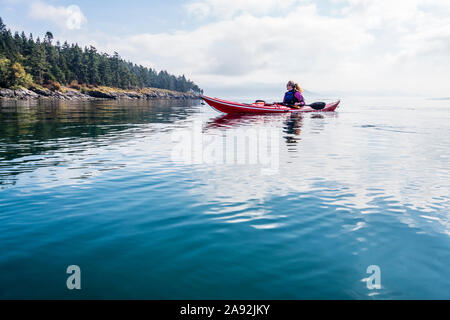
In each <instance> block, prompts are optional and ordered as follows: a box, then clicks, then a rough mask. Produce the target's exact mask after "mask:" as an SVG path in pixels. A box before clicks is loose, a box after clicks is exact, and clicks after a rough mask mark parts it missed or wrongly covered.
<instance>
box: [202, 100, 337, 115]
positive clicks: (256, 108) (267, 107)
mask: <svg viewBox="0 0 450 320" xmlns="http://www.w3.org/2000/svg"><path fill="white" fill-rule="evenodd" d="M202 99H203V100H204V101H205V102H206V103H207V104H209V105H210V106H211V107H212V108H213V109H215V110H217V111H219V112H223V113H283V112H332V111H335V110H336V109H337V107H338V106H339V103H340V102H341V101H336V102H332V103H328V104H327V105H326V106H325V108H323V109H322V110H315V109H313V108H311V107H308V106H305V107H302V108H299V109H296V108H290V107H288V106H284V105H281V104H276V103H274V104H264V103H252V104H248V103H240V102H232V101H227V100H222V99H218V98H211V97H207V96H202Z"/></svg>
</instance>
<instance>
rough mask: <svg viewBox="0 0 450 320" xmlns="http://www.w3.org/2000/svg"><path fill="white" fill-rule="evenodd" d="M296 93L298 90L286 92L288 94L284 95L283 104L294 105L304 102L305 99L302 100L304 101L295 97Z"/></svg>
mask: <svg viewBox="0 0 450 320" xmlns="http://www.w3.org/2000/svg"><path fill="white" fill-rule="evenodd" d="M296 92H297V91H296V90H291V91H288V92H286V94H285V95H284V101H283V102H284V103H286V104H294V103H297V102H304V101H303V99H302V101H300V100H298V99H297V97H296V96H295V93H296Z"/></svg>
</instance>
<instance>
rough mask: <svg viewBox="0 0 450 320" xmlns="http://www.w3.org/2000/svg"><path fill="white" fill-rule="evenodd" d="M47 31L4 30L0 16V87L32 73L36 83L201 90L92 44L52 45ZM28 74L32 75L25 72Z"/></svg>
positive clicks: (18, 82)
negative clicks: (100, 50)
mask: <svg viewBox="0 0 450 320" xmlns="http://www.w3.org/2000/svg"><path fill="white" fill-rule="evenodd" d="M53 40H54V37H53V34H52V33H51V32H50V31H49V32H47V33H46V34H45V35H44V40H43V41H41V40H40V38H39V37H38V38H37V39H36V41H35V40H34V38H33V34H31V33H30V35H29V37H28V38H27V37H26V35H25V33H24V32H22V33H21V34H19V33H18V32H15V33H14V35H12V33H11V31H10V30H7V29H6V26H5V24H4V23H3V20H2V19H1V17H0V59H1V60H0V61H1V65H0V68H1V70H0V71H1V73H0V86H2V87H4V86H7V85H9V86H21V85H29V83H30V79H31V76H32V77H33V78H34V81H35V82H36V83H37V84H43V85H46V84H50V85H51V84H52V83H53V82H59V83H63V84H70V83H72V82H74V83H75V82H76V83H79V84H86V85H105V86H112V87H119V88H123V89H130V88H137V87H139V88H144V87H156V88H163V89H171V90H177V91H182V92H187V91H194V92H199V93H200V92H202V91H201V89H200V88H199V87H198V86H197V85H195V84H194V83H193V82H192V81H191V80H188V79H186V77H185V76H184V75H183V76H181V77H176V76H174V75H171V74H169V73H168V72H167V71H165V70H162V71H160V72H156V71H155V70H153V69H152V68H146V67H144V66H142V65H136V64H133V63H132V62H127V61H124V60H123V59H122V58H121V57H120V56H119V54H118V53H117V52H114V55H113V56H109V55H108V54H106V53H98V52H97V49H96V48H95V47H93V46H90V47H88V48H84V50H83V49H81V48H80V47H79V46H78V44H74V45H69V44H68V43H67V41H66V42H64V44H63V45H62V46H61V45H60V43H59V42H57V43H56V45H54V44H53ZM27 72H28V73H29V74H31V76H30V75H29V74H28V73H27Z"/></svg>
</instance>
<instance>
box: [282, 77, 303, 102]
mask: <svg viewBox="0 0 450 320" xmlns="http://www.w3.org/2000/svg"><path fill="white" fill-rule="evenodd" d="M286 88H287V89H288V92H286V94H285V95H284V100H283V104H285V105H290V106H293V107H294V108H301V107H303V106H304V105H305V104H306V103H305V98H303V95H302V92H303V90H302V88H300V86H299V85H298V83H295V82H294V81H289V82H288V83H287V85H286Z"/></svg>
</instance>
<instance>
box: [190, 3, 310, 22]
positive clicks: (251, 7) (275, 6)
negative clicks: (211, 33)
mask: <svg viewBox="0 0 450 320" xmlns="http://www.w3.org/2000/svg"><path fill="white" fill-rule="evenodd" d="M304 2H307V0H245V1H243V0H227V1H223V0H195V1H192V2H189V3H188V4H186V5H185V7H186V9H187V12H188V13H189V14H190V15H196V16H199V17H207V16H213V17H215V18H219V19H229V18H232V17H233V16H236V15H239V14H242V13H248V14H251V15H266V14H273V13H274V12H287V11H288V9H289V8H293V7H294V5H296V4H297V5H298V4H300V3H304Z"/></svg>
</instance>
